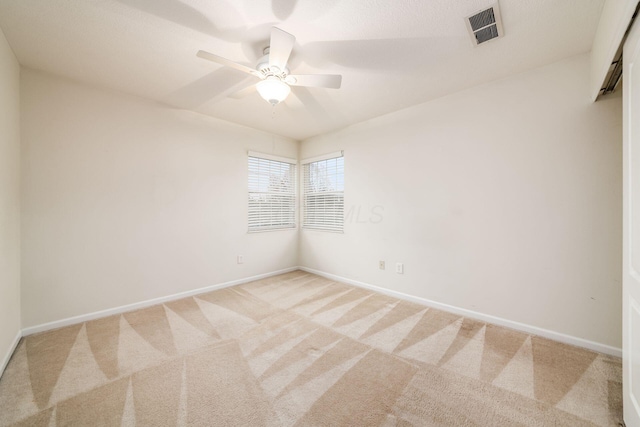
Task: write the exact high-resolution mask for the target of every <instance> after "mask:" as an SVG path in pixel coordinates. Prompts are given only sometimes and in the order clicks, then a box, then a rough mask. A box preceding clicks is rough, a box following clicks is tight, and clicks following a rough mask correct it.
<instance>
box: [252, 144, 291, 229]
mask: <svg viewBox="0 0 640 427" xmlns="http://www.w3.org/2000/svg"><path fill="white" fill-rule="evenodd" d="M295 226H296V161H295V160H290V159H284V158H280V157H275V156H269V155H267V154H258V153H253V152H249V231H250V232H251V231H266V230H278V229H283V228H295Z"/></svg>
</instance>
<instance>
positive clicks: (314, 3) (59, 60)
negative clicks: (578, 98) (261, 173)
mask: <svg viewBox="0 0 640 427" xmlns="http://www.w3.org/2000/svg"><path fill="white" fill-rule="evenodd" d="M494 2H495V1H494V0H395V1H392V0H387V1H383V0H350V1H339V0H234V1H231V0H228V1H225V0H182V1H178V0H162V1H160V0H0V27H1V28H2V30H3V32H4V33H5V35H6V37H7V40H8V41H9V44H10V45H11V47H12V48H13V50H14V52H15V54H16V56H17V58H18V61H19V62H20V63H21V64H22V65H23V66H26V67H29V68H34V69H38V70H44V71H47V72H51V73H54V74H57V75H61V76H65V77H68V78H71V79H74V80H78V81H81V82H86V83H90V84H96V85H99V86H103V87H108V88H112V89H115V90H119V91H123V92H126V93H130V94H133V95H138V96H142V97H145V98H149V99H152V100H157V101H160V102H162V103H165V104H167V105H170V106H173V107H176V108H183V109H189V110H193V111H198V112H201V113H204V114H207V115H210V116H213V117H217V118H220V119H224V120H228V121H231V122H235V123H239V124H242V125H246V126H250V127H253V128H256V129H261V130H265V131H268V132H272V133H275V134H278V135H284V136H288V137H291V138H294V139H298V140H302V139H305V138H308V137H310V136H314V135H318V134H322V133H326V132H330V131H333V130H337V129H340V128H343V127H345V126H348V125H350V124H353V123H357V122H361V121H364V120H368V119H371V118H373V117H376V116H379V115H382V114H385V113H388V112H392V111H396V110H399V109H402V108H405V107H408V106H411V105H415V104H419V103H422V102H426V101H428V100H431V99H434V98H437V97H440V96H443V95H446V94H448V93H452V92H455V91H459V90H462V89H465V88H468V87H471V86H475V85H478V84H483V83H486V82H489V81H492V80H495V79H499V78H502V77H504V76H507V75H509V74H513V73H518V72H522V71H525V70H528V69H531V68H535V67H539V66H542V65H546V64H549V63H552V62H555V61H558V60H560V59H563V58H566V57H569V56H572V55H576V54H580V53H584V52H588V51H589V50H590V49H591V45H592V42H593V38H594V35H595V32H596V28H597V25H598V20H599V17H600V13H601V11H602V7H603V4H604V0H535V1H530V0H527V1H524V0H501V1H500V10H501V12H502V21H503V27H504V31H505V36H504V37H502V38H499V39H495V40H492V41H490V42H488V43H486V44H483V45H481V46H478V47H474V46H473V45H472V43H471V40H470V38H469V35H468V33H467V29H466V27H465V20H464V18H465V17H466V16H468V15H470V14H472V13H474V12H476V11H478V10H480V9H482V8H485V7H487V6H489V5H491V4H493V3H494ZM273 25H275V26H277V27H279V28H281V29H283V30H285V31H287V32H289V33H291V34H293V35H295V36H296V38H297V40H296V44H295V46H294V49H293V54H292V57H291V59H290V61H289V68H290V69H291V70H292V72H293V73H294V74H312V73H321V74H342V76H343V80H342V88H341V89H339V90H334V89H320V88H303V87H294V88H293V90H292V95H293V96H291V95H290V96H289V98H288V99H287V100H286V101H285V103H284V104H280V105H278V106H276V107H271V106H270V105H269V104H268V103H267V102H265V101H264V100H262V99H261V98H260V97H259V95H258V94H256V93H253V94H251V95H248V96H246V97H244V98H241V99H235V98H230V97H229V95H230V94H232V93H234V92H235V91H237V90H239V89H242V88H244V87H246V86H247V85H248V84H249V83H252V82H253V80H252V79H253V78H252V77H251V76H248V75H246V74H243V73H241V72H239V71H236V70H233V69H229V68H225V67H223V66H220V65H218V64H215V63H212V62H209V61H206V60H203V59H201V58H198V57H196V52H197V51H198V50H200V49H203V50H206V51H209V52H212V53H215V54H217V55H220V56H223V57H225V58H228V59H230V60H232V61H236V62H240V63H243V64H246V65H249V66H252V67H253V66H254V65H255V63H256V60H257V59H258V58H259V57H260V56H261V54H262V49H263V48H264V47H265V46H266V45H268V40H269V34H270V28H271V26H273ZM254 80H255V79H254Z"/></svg>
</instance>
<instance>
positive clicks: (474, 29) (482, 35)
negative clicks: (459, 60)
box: [465, 3, 504, 46]
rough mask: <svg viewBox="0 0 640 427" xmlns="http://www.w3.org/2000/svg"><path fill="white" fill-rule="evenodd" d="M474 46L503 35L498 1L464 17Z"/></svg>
mask: <svg viewBox="0 0 640 427" xmlns="http://www.w3.org/2000/svg"><path fill="white" fill-rule="evenodd" d="M465 22H466V24H467V30H469V35H470V36H471V40H472V42H473V45H474V46H477V45H479V44H481V43H484V42H488V41H489V40H493V39H497V38H498V37H502V36H503V35H504V31H503V30H502V19H501V17H500V8H499V7H498V3H495V4H494V5H493V6H491V7H489V8H487V9H484V10H481V11H479V12H476V13H474V14H473V15H470V16H467V17H466V18H465Z"/></svg>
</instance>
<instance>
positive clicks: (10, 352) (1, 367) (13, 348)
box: [0, 331, 22, 378]
mask: <svg viewBox="0 0 640 427" xmlns="http://www.w3.org/2000/svg"><path fill="white" fill-rule="evenodd" d="M21 338H22V331H18V333H17V334H16V337H15V338H14V339H13V342H12V343H11V345H10V346H9V349H8V350H7V354H5V355H4V357H3V358H2V362H1V363H0V378H1V377H2V374H3V373H4V370H5V369H6V367H7V365H8V364H9V360H11V356H13V352H14V351H16V348H17V347H18V343H19V342H20V339H21Z"/></svg>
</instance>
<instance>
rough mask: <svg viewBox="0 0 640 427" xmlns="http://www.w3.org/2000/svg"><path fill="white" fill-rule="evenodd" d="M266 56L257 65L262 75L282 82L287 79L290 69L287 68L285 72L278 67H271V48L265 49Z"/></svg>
mask: <svg viewBox="0 0 640 427" xmlns="http://www.w3.org/2000/svg"><path fill="white" fill-rule="evenodd" d="M264 52H265V54H264V56H263V57H262V58H260V59H258V65H256V70H258V71H260V73H261V74H262V75H263V76H264V77H265V78H266V77H269V76H275V77H278V78H279V79H280V80H284V79H286V77H287V75H288V74H289V69H288V68H287V67H285V69H284V70H281V69H279V68H278V67H273V68H272V67H271V66H270V65H269V48H268V47H266V48H265V49H264Z"/></svg>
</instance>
